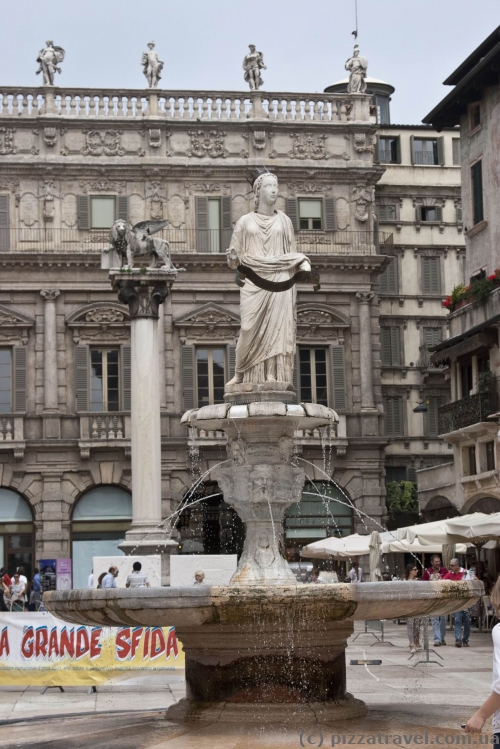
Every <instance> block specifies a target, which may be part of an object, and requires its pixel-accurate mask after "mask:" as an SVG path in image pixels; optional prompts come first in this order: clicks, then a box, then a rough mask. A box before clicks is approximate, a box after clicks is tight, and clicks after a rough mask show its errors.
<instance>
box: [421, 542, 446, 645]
mask: <svg viewBox="0 0 500 749" xmlns="http://www.w3.org/2000/svg"><path fill="white" fill-rule="evenodd" d="M447 572H448V570H447V569H446V567H443V565H442V564H441V557H440V556H439V554H433V555H432V556H431V566H430V567H427V569H425V570H424V574H423V575H422V580H442V579H443V577H444V576H445V575H446V574H447ZM431 622H432V631H433V633H434V647H435V648H438V647H439V646H440V645H446V640H445V639H444V637H445V634H446V617H445V616H432V617H431Z"/></svg>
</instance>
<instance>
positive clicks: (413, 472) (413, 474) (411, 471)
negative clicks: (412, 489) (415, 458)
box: [407, 468, 417, 484]
mask: <svg viewBox="0 0 500 749" xmlns="http://www.w3.org/2000/svg"><path fill="white" fill-rule="evenodd" d="M407 475H408V481H411V482H412V483H413V484H416V483H417V469H416V468H408V473H407Z"/></svg>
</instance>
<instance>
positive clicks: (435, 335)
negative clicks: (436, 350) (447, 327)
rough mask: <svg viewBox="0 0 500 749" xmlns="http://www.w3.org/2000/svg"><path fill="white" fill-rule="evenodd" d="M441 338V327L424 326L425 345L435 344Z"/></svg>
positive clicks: (439, 341)
mask: <svg viewBox="0 0 500 749" xmlns="http://www.w3.org/2000/svg"><path fill="white" fill-rule="evenodd" d="M442 340H443V331H442V329H441V328H424V343H425V344H426V346H436V345H437V344H438V343H441V341H442Z"/></svg>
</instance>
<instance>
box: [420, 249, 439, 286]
mask: <svg viewBox="0 0 500 749" xmlns="http://www.w3.org/2000/svg"><path fill="white" fill-rule="evenodd" d="M422 292H423V293H424V294H441V266H440V260H439V258H438V257H423V258H422Z"/></svg>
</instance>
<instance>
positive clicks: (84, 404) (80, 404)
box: [75, 346, 90, 411]
mask: <svg viewBox="0 0 500 749" xmlns="http://www.w3.org/2000/svg"><path fill="white" fill-rule="evenodd" d="M89 379H90V377H89V349H88V346H75V391H76V410H77V411H88V410H89Z"/></svg>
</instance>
